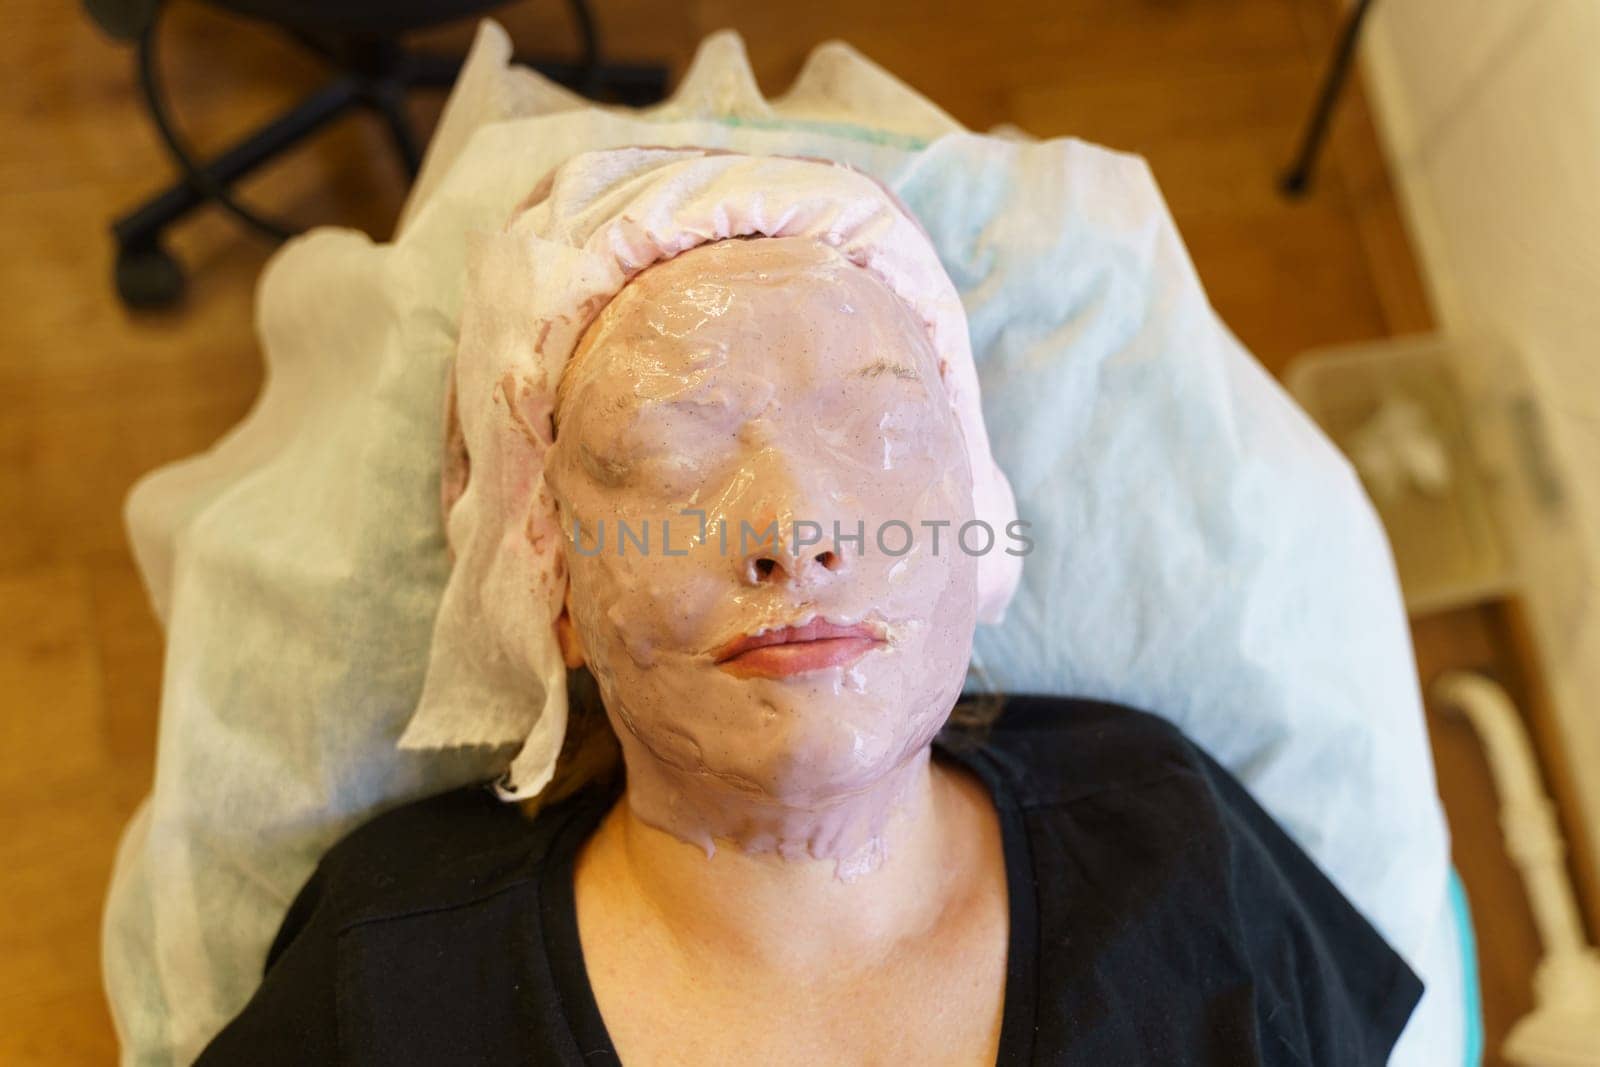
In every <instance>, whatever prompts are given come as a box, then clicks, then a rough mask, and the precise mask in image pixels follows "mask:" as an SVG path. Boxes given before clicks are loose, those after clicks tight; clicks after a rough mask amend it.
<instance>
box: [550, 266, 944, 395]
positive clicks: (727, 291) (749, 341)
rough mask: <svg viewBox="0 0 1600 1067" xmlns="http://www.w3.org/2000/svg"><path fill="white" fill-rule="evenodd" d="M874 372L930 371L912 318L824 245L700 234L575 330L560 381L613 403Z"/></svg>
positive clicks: (932, 374)
mask: <svg viewBox="0 0 1600 1067" xmlns="http://www.w3.org/2000/svg"><path fill="white" fill-rule="evenodd" d="M885 371H892V372H893V376H894V377H897V378H906V377H913V378H917V379H920V380H923V381H924V382H926V381H936V380H937V359H936V357H935V355H934V352H933V347H932V344H931V342H930V341H929V338H928V331H927V327H926V325H925V324H924V323H923V322H922V321H921V319H919V318H918V317H917V316H916V315H915V313H914V312H913V311H912V310H911V309H910V308H909V307H908V306H906V304H905V303H904V302H903V301H901V300H900V299H899V297H897V296H896V295H895V294H894V293H893V292H892V291H891V290H890V289H889V288H888V286H887V285H885V284H884V283H883V282H882V281H880V280H879V279H878V278H877V277H875V276H874V275H873V274H871V273H870V272H868V271H866V270H864V269H862V268H860V267H858V266H856V265H855V264H853V263H851V262H850V261H849V260H847V259H845V258H844V257H843V256H842V255H840V254H839V252H838V251H836V250H835V249H833V248H831V247H829V246H827V245H824V244H822V243H821V242H818V241H815V240H812V239H810V238H759V239H755V240H733V241H724V242H720V243H717V244H712V245H702V246H700V247H698V248H695V249H692V250H690V251H688V252H684V253H682V254H681V255H679V256H676V257H674V258H673V259H671V260H668V261H667V262H665V263H662V264H660V265H658V266H655V267H652V268H650V269H649V270H647V271H645V272H643V273H642V274H640V275H639V276H638V277H637V278H635V279H634V280H633V281H631V282H629V283H628V285H627V286H625V287H624V288H623V290H622V292H621V293H619V294H618V295H617V297H616V298H615V299H614V300H613V301H612V302H611V303H610V304H609V305H608V306H607V307H606V308H605V310H604V311H603V312H602V313H601V314H600V316H599V317H598V318H597V319H596V321H595V322H594V323H593V324H592V325H591V326H590V328H589V329H588V331H587V332H586V333H585V335H584V337H583V339H582V341H581V343H580V344H579V346H578V349H577V351H576V352H575V353H574V355H573V358H572V360H571V362H570V363H569V364H568V367H567V372H566V378H565V380H564V381H563V390H562V392H563V397H564V398H565V397H566V396H568V395H570V394H572V393H573V392H577V391H583V392H585V393H586V394H589V395H590V397H591V399H600V397H605V398H609V400H610V402H612V403H623V402H625V400H624V398H625V397H630V396H631V397H636V398H638V399H639V400H641V401H647V400H650V399H664V398H666V397H667V396H669V395H681V394H682V393H683V392H685V391H687V390H692V389H696V388H699V387H704V386H707V385H710V384H718V385H733V384H734V383H736V382H737V381H738V380H740V379H745V378H756V379H759V380H760V381H762V382H764V383H770V384H771V385H774V386H777V387H779V388H782V387H783V386H784V385H785V384H804V383H806V382H811V381H815V380H816V379H818V378H825V379H830V380H843V379H844V378H847V377H851V376H855V375H857V374H862V376H873V375H881V374H883V373H884V372H885ZM596 392H598V393H599V394H600V396H598V397H597V396H596V395H595V394H596ZM563 406H565V401H563Z"/></svg>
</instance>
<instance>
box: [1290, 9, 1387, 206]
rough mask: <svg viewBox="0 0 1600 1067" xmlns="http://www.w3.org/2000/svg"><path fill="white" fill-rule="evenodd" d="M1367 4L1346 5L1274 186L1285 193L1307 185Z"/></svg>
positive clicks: (1302, 191)
mask: <svg viewBox="0 0 1600 1067" xmlns="http://www.w3.org/2000/svg"><path fill="white" fill-rule="evenodd" d="M1371 7H1372V0H1356V2H1355V5H1354V6H1353V7H1352V8H1351V9H1350V14H1349V15H1347V16H1346V17H1345V22H1344V29H1343V30H1342V31H1340V34H1339V43H1338V45H1337V46H1336V47H1335V48H1334V52H1333V59H1332V60H1331V61H1330V62H1329V63H1328V71H1327V73H1326V74H1325V75H1323V79H1322V88H1321V89H1320V90H1318V92H1317V100H1316V104H1315V105H1314V106H1313V107H1312V109H1311V119H1310V121H1309V122H1308V123H1307V124H1306V132H1305V136H1304V137H1303V138H1302V139H1301V142H1300V151H1299V152H1298V153H1296V154H1295V157H1294V162H1293V163H1291V164H1289V169H1288V170H1286V171H1284V174H1283V177H1282V179H1280V181H1279V184H1278V187H1279V188H1280V189H1282V190H1283V194H1284V195H1285V196H1291V197H1298V196H1303V195H1304V194H1305V192H1306V190H1307V189H1309V188H1310V187H1311V172H1312V169H1313V168H1314V167H1315V166H1316V164H1317V155H1318V153H1319V152H1321V150H1322V142H1323V141H1324V140H1325V139H1326V138H1327V133H1328V122H1329V120H1330V119H1332V118H1333V105H1334V104H1335V103H1336V102H1337V101H1338V99H1339V93H1340V91H1341V90H1342V89H1343V88H1344V83H1345V80H1346V79H1347V78H1348V77H1349V76H1350V67H1351V64H1352V63H1353V62H1354V60H1355V54H1356V42H1357V40H1359V39H1360V36H1361V24H1362V22H1363V21H1365V20H1366V17H1367V11H1368V10H1369V9H1370V8H1371Z"/></svg>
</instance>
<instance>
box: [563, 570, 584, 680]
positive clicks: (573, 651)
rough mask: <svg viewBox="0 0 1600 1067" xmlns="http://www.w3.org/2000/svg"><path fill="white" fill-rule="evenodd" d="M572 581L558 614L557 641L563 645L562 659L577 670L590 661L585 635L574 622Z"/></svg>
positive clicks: (568, 667)
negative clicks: (585, 650) (585, 647)
mask: <svg viewBox="0 0 1600 1067" xmlns="http://www.w3.org/2000/svg"><path fill="white" fill-rule="evenodd" d="M571 607H572V583H571V582H568V583H567V593H566V597H565V598H564V600H563V602H562V604H561V614H560V615H558V616H556V643H557V644H559V645H560V646H561V659H562V660H563V662H565V663H566V665H567V670H569V671H575V670H577V669H578V668H579V667H581V666H583V665H584V664H585V663H586V662H588V657H587V656H586V655H585V654H584V649H583V637H582V636H581V635H580V634H579V633H578V628H577V627H576V626H574V625H573V624H572V611H571Z"/></svg>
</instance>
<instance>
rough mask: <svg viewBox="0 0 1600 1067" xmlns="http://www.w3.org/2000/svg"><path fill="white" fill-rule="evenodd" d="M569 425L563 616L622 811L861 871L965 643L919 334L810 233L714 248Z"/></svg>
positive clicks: (934, 381) (591, 355) (928, 362)
mask: <svg viewBox="0 0 1600 1067" xmlns="http://www.w3.org/2000/svg"><path fill="white" fill-rule="evenodd" d="M558 411H559V416H560V419H559V424H558V432H557V436H556V442H555V446H554V448H553V449H552V450H551V452H550V454H549V457H548V460H547V464H546V476H547V478H548V480H549V484H550V485H551V487H552V489H553V490H554V492H555V495H556V498H557V501H558V504H559V508H560V514H561V521H562V525H563V529H564V532H565V534H566V535H567V537H568V543H567V545H566V550H567V561H568V571H569V575H570V581H571V590H570V596H569V605H570V611H571V614H572V619H573V623H574V626H575V628H576V630H577V632H578V634H579V636H580V637H581V638H582V642H583V645H584V654H585V658H586V660H587V662H588V664H589V667H590V669H591V670H592V671H593V672H594V674H595V677H596V679H597V680H598V682H599V685H600V690H601V693H602V695H603V697H604V699H605V703H606V708H607V712H608V714H609V715H610V717H611V720H612V725H613V727H614V728H615V729H616V732H617V735H618V737H619V739H620V740H621V741H622V745H623V751H624V756H625V758H626V761H627V766H628V789H627V796H628V801H629V804H630V805H631V807H632V810H633V812H634V813H635V814H636V815H637V816H638V817H639V818H640V819H642V820H643V821H645V822H647V823H649V824H651V825H653V826H656V827H658V828H660V829H663V830H666V831H667V832H669V833H671V834H673V835H675V836H677V837H679V838H681V839H683V840H685V841H689V842H692V843H694V844H696V845H699V846H700V847H702V848H704V849H705V850H706V851H707V853H708V854H710V852H711V851H712V850H713V848H714V844H713V843H714V841H715V840H717V839H722V840H724V841H728V842H732V843H733V844H735V845H736V846H737V847H740V848H743V849H745V850H748V851H755V852H778V853H781V854H782V855H784V856H786V857H800V856H805V855H809V856H813V857H817V858H832V859H835V860H838V861H840V870H841V871H842V872H845V873H849V872H851V871H858V870H861V869H865V868H867V867H870V866H871V865H872V864H873V862H874V858H875V857H876V856H877V855H878V853H879V851H880V849H881V840H882V838H881V835H882V831H883V828H884V825H885V823H886V820H887V818H888V816H889V814H890V812H891V811H892V810H893V807H894V803H895V800H896V798H897V796H898V794H899V792H900V790H901V788H902V786H903V785H904V783H905V782H907V781H908V780H910V777H911V775H913V774H914V773H916V772H917V771H918V770H920V769H921V767H922V766H924V765H925V763H926V760H927V759H928V746H929V743H930V742H931V740H932V738H933V736H934V735H935V734H936V733H937V732H938V730H939V729H940V727H941V726H942V725H943V724H944V721H945V719H946V717H947V716H948V714H949V710H950V708H951V706H952V705H953V704H954V702H955V700H956V698H957V697H958V696H959V694H960V690H961V686H962V682H963V680H964V678H965V674H966V668H967V663H968V659H969V657H970V653H971V644H972V635H973V629H974V626H975V625H976V559H975V557H973V556H971V555H969V554H967V553H966V552H964V551H961V550H960V549H959V548H958V547H957V544H956V537H955V533H956V531H957V530H958V529H959V528H960V527H961V525H962V524H963V523H965V522H967V521H968V520H970V519H972V517H973V505H972V481H971V471H970V466H969V461H968V458H967V453H966V449H965V445H964V442H963V440H962V438H961V430H960V427H959V424H958V422H957V420H956V417H955V415H954V413H953V411H952V410H951V408H950V405H949V403H948V402H947V400H946V398H945V396H944V393H943V387H942V385H941V383H940V378H939V366H938V361H937V358H936V356H935V354H934V350H933V348H932V346H931V344H930V342H929V340H928V335H927V330H926V327H925V325H924V324H923V323H922V322H921V321H920V320H919V319H917V318H916V317H915V316H914V315H913V314H912V313H911V311H910V310H909V309H908V308H907V307H906V306H905V305H904V304H903V303H902V302H901V301H900V300H899V299H898V298H897V297H896V296H895V295H894V294H893V293H892V292H890V290H889V289H888V288H887V287H886V286H884V285H883V283H881V282H880V281H879V280H878V279H876V278H875V277H873V276H872V275H871V274H869V273H868V272H866V271H865V270H863V269H861V268H859V267H857V266H855V265H853V264H851V263H849V262H848V261H846V260H844V259H843V258H842V257H841V256H840V255H839V254H838V253H837V252H836V251H834V250H833V249H831V248H829V247H827V246H826V245H823V244H821V243H818V242H816V241H813V240H811V239H808V238H767V239H757V240H734V241H726V242H722V243H719V244H712V245H704V246H701V247H699V248H696V249H693V250H691V251H688V252H685V253H683V254H681V255H679V256H677V257H676V258H674V259H672V260H669V261H667V262H665V263H662V264H660V265H658V266H656V267H653V268H651V269H650V270H647V271H645V272H644V273H643V274H641V275H639V276H638V277H637V278H635V279H634V280H633V281H632V282H630V283H629V284H628V285H627V286H626V287H625V288H624V289H623V290H622V292H621V293H620V294H619V295H618V296H617V298H616V299H615V300H614V301H612V303H611V304H610V305H608V306H607V307H606V309H605V310H604V311H603V312H602V313H601V315H600V317H599V318H598V319H597V320H596V322H595V323H594V324H593V325H592V326H591V327H590V329H589V331H588V333H587V334H586V335H585V337H584V340H583V343H582V344H581V345H580V346H579V349H578V351H577V352H576V353H575V354H574V356H573V359H572V362H571V364H570V365H569V367H568V369H567V374H566V378H565V379H564V381H563V383H562V392H561V400H560V405H559V408H558ZM686 511H687V512H691V513H690V514H685V512H686ZM702 512H703V519H702V518H701V515H700V513H702ZM619 522H620V523H625V524H627V527H628V530H629V532H630V533H631V535H632V536H624V535H623V533H622V531H621V530H620V529H619V528H618V523H619ZM773 523H776V532H777V534H778V536H777V537H776V538H773V537H771V536H769V535H770V534H771V533H772V532H773V527H772V525H771V524H773ZM835 523H837V524H838V526H839V529H840V532H841V533H842V534H844V535H847V536H853V535H854V534H855V533H856V532H857V531H858V529H859V530H860V531H861V532H863V533H864V538H863V540H862V541H861V542H855V541H848V540H844V539H841V540H840V541H839V542H837V543H836V542H835V541H834V537H833V531H834V524H835ZM939 523H947V524H948V525H942V526H935V525H930V524H939ZM858 524H859V527H858ZM901 524H903V527H902V525H901ZM641 531H642V532H643V537H644V538H646V539H647V543H646V544H644V545H642V546H641V544H640V543H639V540H638V538H639V535H640V534H641ZM880 531H881V532H882V533H883V542H882V544H881V545H880V543H879V542H878V539H877V536H876V535H877V534H878V533H879V532H880ZM935 533H937V535H938V544H937V546H935V545H934V544H933V537H934V534H935ZM663 534H665V537H663ZM907 534H910V535H911V540H912V547H911V548H910V550H909V551H902V548H903V545H904V544H905V543H906V541H907V536H906V535H907ZM575 535H576V538H575ZM797 535H798V536H797ZM814 537H817V538H820V540H819V542H818V543H816V544H811V545H800V546H799V552H798V553H796V551H795V549H796V547H797V546H796V542H797V541H805V540H809V539H812V538H814ZM574 538H575V539H574ZM996 550H997V551H998V550H999V549H998V548H997V549H996ZM785 626H789V627H796V628H797V629H795V630H794V631H791V632H789V633H787V634H782V633H779V634H778V635H777V636H780V637H783V636H787V637H789V638H795V639H800V640H791V641H788V642H784V643H782V644H779V645H776V646H774V645H771V644H769V642H771V641H772V640H773V638H774V632H775V631H776V630H778V628H782V627H785ZM763 645H764V646H765V647H751V646H763ZM741 650H743V651H742V654H736V653H741ZM719 661H720V662H719Z"/></svg>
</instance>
